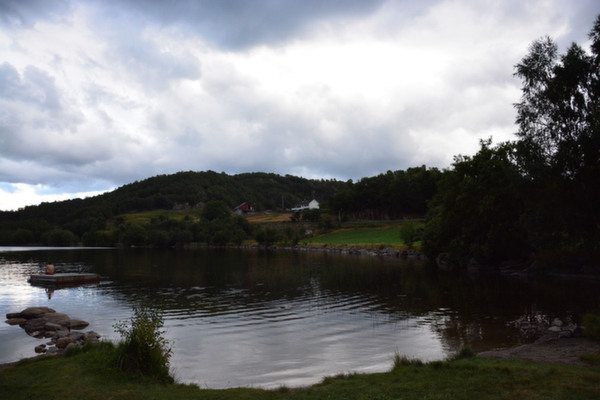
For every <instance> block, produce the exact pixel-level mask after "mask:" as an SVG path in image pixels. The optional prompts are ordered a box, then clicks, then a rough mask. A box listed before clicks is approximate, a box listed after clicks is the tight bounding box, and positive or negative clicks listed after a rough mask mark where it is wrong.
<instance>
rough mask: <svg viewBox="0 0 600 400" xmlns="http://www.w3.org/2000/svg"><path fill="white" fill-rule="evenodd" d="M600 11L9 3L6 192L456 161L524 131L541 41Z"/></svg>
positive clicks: (457, 3) (3, 153)
mask: <svg viewBox="0 0 600 400" xmlns="http://www.w3.org/2000/svg"><path fill="white" fill-rule="evenodd" d="M598 13H600V1H598V0H580V1H576V2H575V1H567V0H541V1H531V2H523V1H517V0H506V1H492V0H489V1H487V0H481V1H476V2H473V1H469V0H462V1H461V0H436V1H429V0H428V1H405V0H398V1H392V0H389V1H384V0H376V1H366V0H348V1H341V0H340V1H318V0H305V1H303V0H289V1H274V0H265V1H258V0H248V1H242V0H235V1H225V0H223V1H218V0H214V1H206V0H198V1H192V0H185V1H150V0H149V1H134V0H121V1H117V0H106V1H101V0H88V1H71V2H67V1H3V0H0V184H1V182H2V181H5V182H11V183H14V184H27V185H38V184H40V185H49V186H51V188H49V189H48V188H46V189H44V190H51V191H60V190H64V191H69V192H73V193H74V192H81V191H86V190H92V189H93V190H96V189H99V188H102V187H107V188H108V187H112V186H117V185H120V184H124V183H127V182H130V181H132V180H136V179H142V178H145V177H148V176H151V175H155V174H161V173H171V172H176V171H178V170H190V169H193V170H204V169H212V170H217V171H226V172H229V173H236V172H247V171H259V170H263V171H273V172H277V173H293V174H299V175H304V176H312V177H338V178H343V179H346V178H358V177H362V176H366V175H371V174H376V173H379V172H383V171H385V170H387V169H398V168H406V167H410V166H414V165H421V164H427V165H430V166H432V165H433V166H440V167H445V166H448V165H449V163H450V162H451V160H452V155H454V154H457V153H459V152H462V153H464V154H469V153H470V152H472V151H474V149H475V148H476V147H477V142H478V139H479V138H481V137H490V136H494V139H495V140H496V141H498V140H508V139H511V138H512V133H513V132H514V130H515V126H514V123H513V121H514V109H513V108H512V103H514V102H515V101H517V100H518V96H519V82H518V79H516V78H515V77H513V75H512V73H513V72H514V68H513V67H514V65H515V64H516V63H517V62H518V61H519V59H520V58H521V57H523V55H524V54H525V53H526V52H527V46H528V44H529V43H531V42H532V41H533V40H535V39H537V38H539V37H540V36H543V35H550V36H552V37H554V38H555V39H556V40H557V41H558V43H559V45H560V46H561V49H562V48H564V47H565V46H567V45H568V44H569V43H570V42H571V41H575V42H578V43H581V44H585V41H586V39H587V32H588V31H589V29H590V27H591V25H592V22H593V20H594V18H595V16H596V15H597V14H598ZM9 189H10V187H9ZM29 189H31V191H39V189H37V188H36V189H34V188H32V187H29ZM3 193H4V194H3ZM8 193H9V192H8V191H7V189H3V188H2V187H0V196H8ZM21 193H22V194H23V193H27V191H23V190H21ZM53 193H54V192H53ZM1 200H2V199H1V198H0V203H1ZM5 204H8V203H5ZM15 204H17V203H15ZM19 204H21V203H19ZM11 207H12V206H11Z"/></svg>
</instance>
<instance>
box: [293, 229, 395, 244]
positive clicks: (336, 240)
mask: <svg viewBox="0 0 600 400" xmlns="http://www.w3.org/2000/svg"><path fill="white" fill-rule="evenodd" d="M304 242H306V244H309V245H310V244H320V245H325V244H326V245H330V246H365V245H368V246H372V245H385V246H402V245H404V243H403V242H402V239H400V225H382V226H373V227H356V228H342V229H337V230H334V231H331V232H327V233H324V234H322V235H318V236H314V237H312V238H310V239H307V240H305V241H304Z"/></svg>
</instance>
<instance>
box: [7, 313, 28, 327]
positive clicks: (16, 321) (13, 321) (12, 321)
mask: <svg viewBox="0 0 600 400" xmlns="http://www.w3.org/2000/svg"><path fill="white" fill-rule="evenodd" d="M7 315H8V314H7ZM25 322H27V320H26V319H25V318H9V319H7V320H6V323H7V324H9V325H21V324H24V323H25Z"/></svg>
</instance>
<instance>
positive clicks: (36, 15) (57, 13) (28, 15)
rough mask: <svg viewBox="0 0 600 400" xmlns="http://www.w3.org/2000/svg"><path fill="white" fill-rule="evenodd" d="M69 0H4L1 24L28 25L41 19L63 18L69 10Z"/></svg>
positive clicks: (1, 2)
mask: <svg viewBox="0 0 600 400" xmlns="http://www.w3.org/2000/svg"><path fill="white" fill-rule="evenodd" d="M69 3H70V2H69V1H68V0H2V1H0V24H3V25H8V26H11V27H28V26H31V25H33V24H34V23H35V22H37V21H39V20H55V19H58V18H62V17H63V16H64V15H66V13H67V12H68V10H69V7H70V5H69Z"/></svg>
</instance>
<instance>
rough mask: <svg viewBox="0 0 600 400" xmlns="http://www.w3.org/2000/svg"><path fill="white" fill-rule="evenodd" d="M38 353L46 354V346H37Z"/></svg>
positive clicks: (35, 348)
mask: <svg viewBox="0 0 600 400" xmlns="http://www.w3.org/2000/svg"><path fill="white" fill-rule="evenodd" d="M33 350H35V352H36V353H45V352H46V345H45V344H40V345H39V346H35V347H34V349H33Z"/></svg>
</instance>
